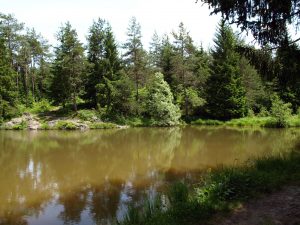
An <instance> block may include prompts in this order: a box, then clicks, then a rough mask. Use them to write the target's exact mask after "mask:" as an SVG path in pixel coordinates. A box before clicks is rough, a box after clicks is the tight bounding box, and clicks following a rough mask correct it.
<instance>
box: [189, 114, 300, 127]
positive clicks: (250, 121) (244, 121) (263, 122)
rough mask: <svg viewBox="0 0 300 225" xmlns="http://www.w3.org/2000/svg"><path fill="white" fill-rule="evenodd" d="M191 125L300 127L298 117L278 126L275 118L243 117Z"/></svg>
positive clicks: (287, 119)
mask: <svg viewBox="0 0 300 225" xmlns="http://www.w3.org/2000/svg"><path fill="white" fill-rule="evenodd" d="M191 124H193V125H206V126H212V125H213V126H241V127H242V126H249V127H269V128H276V127H300V117H299V116H297V115H296V116H290V117H288V118H286V120H285V121H284V124H280V123H279V121H278V120H277V119H276V118H273V117H270V116H269V117H244V118H239V119H232V120H229V121H219V120H209V119H207V120H205V119H198V120H195V121H192V122H191Z"/></svg>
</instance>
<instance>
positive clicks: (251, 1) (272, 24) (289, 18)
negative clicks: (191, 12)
mask: <svg viewBox="0 0 300 225" xmlns="http://www.w3.org/2000/svg"><path fill="white" fill-rule="evenodd" d="M200 1H201V2H204V3H207V4H208V5H209V7H210V8H211V9H212V14H218V13H221V14H222V17H223V19H226V20H227V21H229V22H230V23H231V24H233V23H235V24H237V25H238V26H240V27H241V29H242V30H251V31H252V34H253V35H254V37H256V38H257V40H258V41H259V42H260V43H261V44H266V43H268V42H270V43H274V44H279V43H280V42H281V41H282V38H284V34H285V33H286V31H287V29H286V27H287V25H288V24H293V25H294V26H295V27H297V26H298V25H299V22H300V1H299V0H287V1H280V0H275V1H274V0H260V1H257V0H247V1H240V0H231V1H226V0H200ZM297 40H300V39H297Z"/></svg>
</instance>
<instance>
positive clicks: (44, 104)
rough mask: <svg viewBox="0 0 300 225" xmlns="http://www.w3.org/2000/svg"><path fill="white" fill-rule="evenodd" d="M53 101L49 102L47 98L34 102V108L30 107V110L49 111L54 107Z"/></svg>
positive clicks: (37, 111)
mask: <svg viewBox="0 0 300 225" xmlns="http://www.w3.org/2000/svg"><path fill="white" fill-rule="evenodd" d="M52 108H53V107H52V105H51V102H49V101H48V100H46V99H42V100H41V101H39V102H34V103H33V105H32V108H31V109H30V112H32V113H45V112H49V111H51V109H52Z"/></svg>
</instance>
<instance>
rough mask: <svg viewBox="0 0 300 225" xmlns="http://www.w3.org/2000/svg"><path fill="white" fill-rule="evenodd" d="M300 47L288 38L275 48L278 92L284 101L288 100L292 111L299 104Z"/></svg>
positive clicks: (295, 109)
mask: <svg viewBox="0 0 300 225" xmlns="http://www.w3.org/2000/svg"><path fill="white" fill-rule="evenodd" d="M299 58H300V49H299V47H298V46H297V45H296V44H295V43H291V41H290V38H289V37H286V39H285V40H284V41H283V42H282V43H281V44H280V46H279V48H278V49H277V54H276V61H275V62H276V63H277V64H278V68H279V69H278V70H277V77H278V92H279V94H280V97H281V98H282V99H283V100H284V101H285V102H290V103H291V104H292V107H293V111H294V112H296V111H297V109H298V107H299V106H300V76H299V75H300V62H299Z"/></svg>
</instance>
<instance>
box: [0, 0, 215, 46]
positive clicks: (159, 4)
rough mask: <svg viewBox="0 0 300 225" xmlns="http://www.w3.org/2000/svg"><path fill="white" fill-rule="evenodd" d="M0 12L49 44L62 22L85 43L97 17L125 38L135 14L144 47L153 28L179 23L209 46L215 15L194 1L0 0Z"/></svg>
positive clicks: (162, 29) (160, 29)
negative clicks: (70, 27)
mask: <svg viewBox="0 0 300 225" xmlns="http://www.w3.org/2000/svg"><path fill="white" fill-rule="evenodd" d="M0 4H1V9H0V10H1V12H2V13H5V14H8V13H11V14H14V15H15V17H16V18H17V19H18V20H19V21H20V22H24V23H25V24H26V26H28V27H34V28H35V29H36V31H37V32H40V33H41V34H42V35H43V36H44V37H45V38H46V39H48V40H49V42H50V44H55V33H56V32H57V31H58V28H59V27H60V26H61V24H63V23H64V22H66V21H70V22H71V24H72V26H73V27H74V28H76V30H77V33H78V35H79V38H80V39H81V41H82V42H85V35H86V34H87V31H88V28H89V26H90V25H91V24H92V21H93V19H94V20H96V19H97V18H98V17H100V18H103V19H106V20H108V21H109V22H110V24H111V26H112V28H113V31H114V33H115V36H116V39H117V41H118V42H119V43H120V44H121V43H122V42H124V41H125V40H126V30H127V27H128V22H129V19H130V17H132V16H135V17H136V18H137V20H138V22H139V23H140V24H141V27H142V35H143V43H144V45H145V46H146V47H147V46H148V43H149V42H150V40H151V37H152V35H153V33H154V31H155V30H156V31H157V33H158V34H159V35H163V34H165V33H170V32H171V31H172V30H176V29H177V27H178V25H179V23H180V22H183V23H184V24H185V26H186V28H187V29H188V30H189V31H190V35H191V36H192V38H193V40H194V41H195V43H196V44H200V43H202V44H203V46H204V47H205V48H208V47H209V46H212V45H213V41H212V39H213V36H214V33H215V28H216V25H217V23H218V21H219V19H220V18H219V17H218V16H210V15H209V10H208V8H207V6H202V3H198V4H195V0H151V1H150V0H148V1H144V0H142V1H141V0H140V1H138V0H123V1H122V0H84V1H83V0H48V1H45V0H0Z"/></svg>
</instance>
